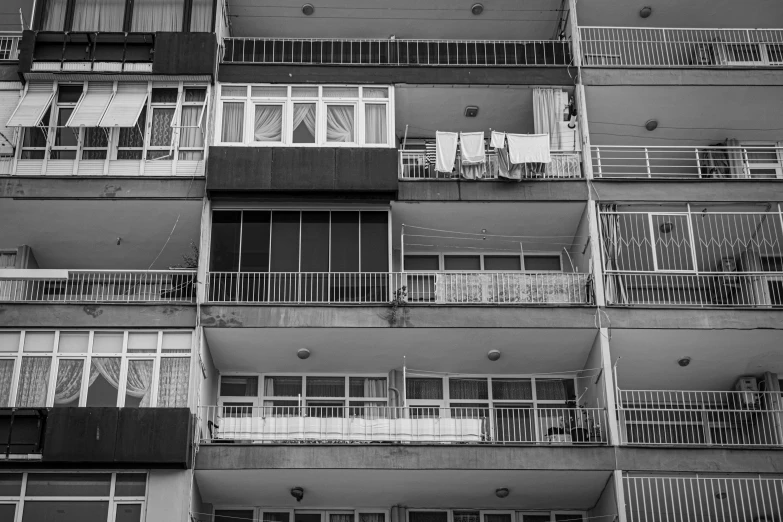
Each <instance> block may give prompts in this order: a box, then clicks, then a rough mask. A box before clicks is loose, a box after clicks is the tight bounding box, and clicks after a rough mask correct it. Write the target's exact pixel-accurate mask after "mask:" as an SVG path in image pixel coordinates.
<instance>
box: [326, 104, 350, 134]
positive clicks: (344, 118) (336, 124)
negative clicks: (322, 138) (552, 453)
mask: <svg viewBox="0 0 783 522" xmlns="http://www.w3.org/2000/svg"><path fill="white" fill-rule="evenodd" d="M353 109H354V107H353V105H328V106H327V107H326V141H327V142H331V143H352V142H354V141H355V140H354V110H353Z"/></svg>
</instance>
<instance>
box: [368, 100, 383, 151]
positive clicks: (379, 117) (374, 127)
mask: <svg viewBox="0 0 783 522" xmlns="http://www.w3.org/2000/svg"><path fill="white" fill-rule="evenodd" d="M386 127H387V126H386V105H383V104H378V103H367V104H365V106H364V141H365V143H383V144H385V143H387V142H388V138H387V136H386Z"/></svg>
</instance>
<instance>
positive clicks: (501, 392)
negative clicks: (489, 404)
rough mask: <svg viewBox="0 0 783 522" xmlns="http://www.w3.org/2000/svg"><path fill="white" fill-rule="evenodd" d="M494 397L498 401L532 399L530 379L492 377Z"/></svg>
mask: <svg viewBox="0 0 783 522" xmlns="http://www.w3.org/2000/svg"><path fill="white" fill-rule="evenodd" d="M492 399H493V400H496V401H526V400H527V401H532V400H533V386H532V385H531V382H530V380H529V379H492Z"/></svg>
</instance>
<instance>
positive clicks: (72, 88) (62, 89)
mask: <svg viewBox="0 0 783 522" xmlns="http://www.w3.org/2000/svg"><path fill="white" fill-rule="evenodd" d="M82 92H84V86H83V85H60V86H58V87H57V102H58V103H76V102H78V101H79V98H81V97H82ZM61 121H62V122H63V124H65V120H61Z"/></svg>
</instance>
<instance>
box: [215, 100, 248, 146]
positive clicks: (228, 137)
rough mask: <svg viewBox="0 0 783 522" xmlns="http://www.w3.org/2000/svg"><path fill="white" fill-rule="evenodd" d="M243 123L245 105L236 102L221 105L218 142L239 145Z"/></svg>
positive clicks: (241, 138)
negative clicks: (221, 113)
mask: <svg viewBox="0 0 783 522" xmlns="http://www.w3.org/2000/svg"><path fill="white" fill-rule="evenodd" d="M244 122H245V104H244V103H241V102H239V103H236V102H224V103H223V125H222V127H223V128H222V129H221V132H220V141H222V142H223V143H241V142H242V140H243V133H242V126H243V125H244Z"/></svg>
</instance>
